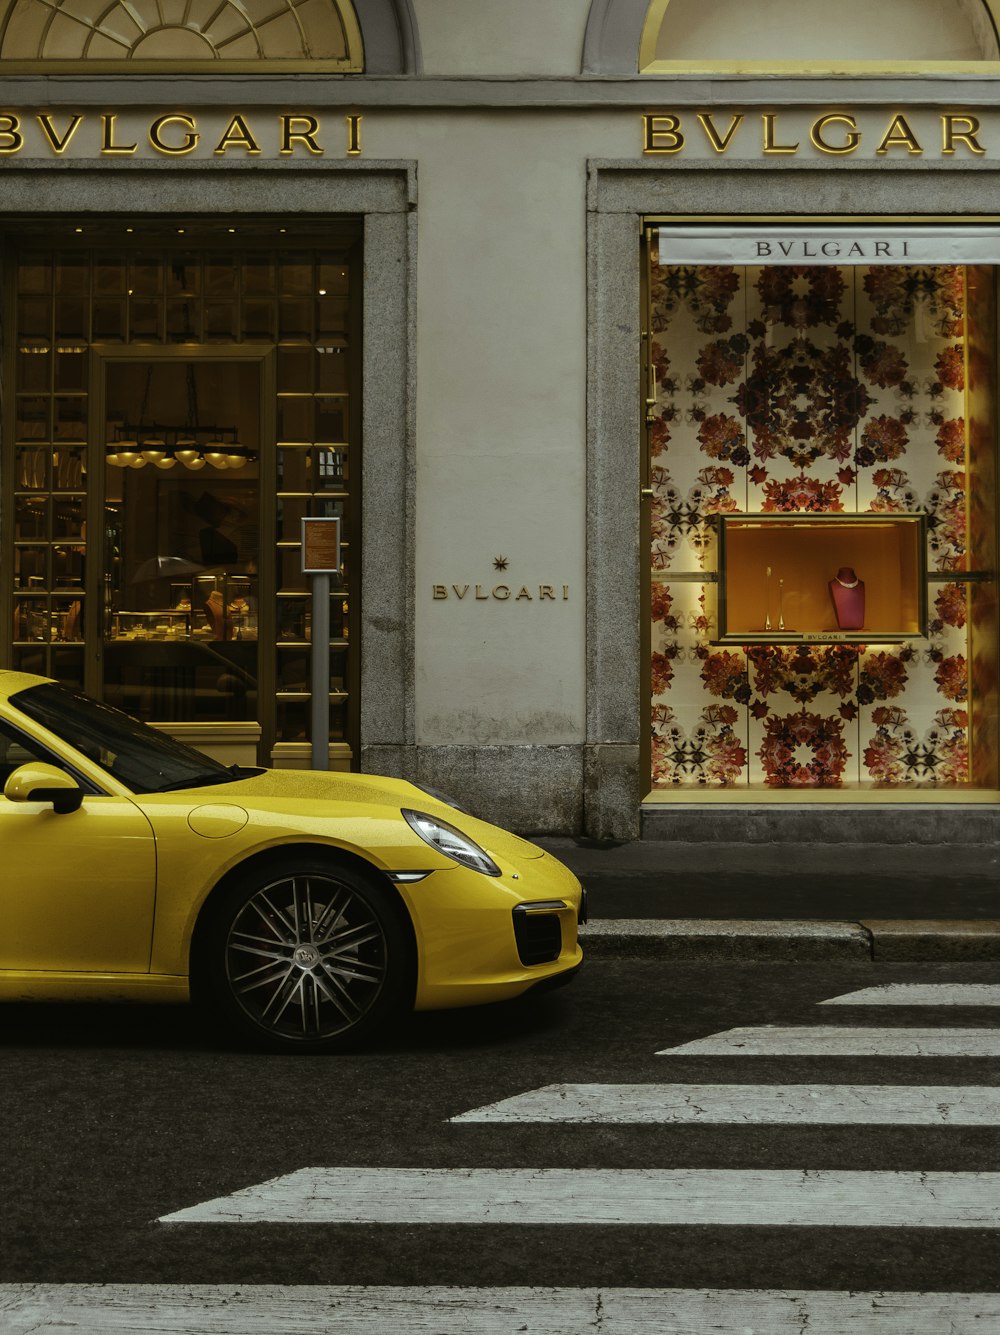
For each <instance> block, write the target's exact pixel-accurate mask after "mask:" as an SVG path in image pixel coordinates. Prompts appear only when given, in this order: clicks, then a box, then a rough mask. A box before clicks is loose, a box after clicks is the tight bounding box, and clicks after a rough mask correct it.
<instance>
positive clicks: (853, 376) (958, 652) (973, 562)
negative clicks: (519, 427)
mask: <svg viewBox="0 0 1000 1335" xmlns="http://www.w3.org/2000/svg"><path fill="white" fill-rule="evenodd" d="M649 253H650V265H649V270H648V273H649V283H648V292H649V303H648V320H649V324H648V331H649V361H648V373H649V380H648V393H647V425H648V450H649V480H650V483H651V487H652V493H653V497H652V507H651V522H650V558H651V600H652V606H651V612H652V615H651V644H650V668H651V673H650V676H651V694H652V733H651V769H652V787H653V789H654V790H656V789H657V788H667V787H673V788H684V787H706V786H729V785H731V786H739V787H743V788H748V789H753V788H760V789H762V790H767V789H771V790H773V789H780V788H798V787H833V788H835V787H839V788H844V789H847V790H850V789H851V788H858V787H884V786H891V787H899V788H900V789H906V788H912V787H915V786H927V785H930V786H935V787H968V786H969V785H974V786H979V787H986V788H992V787H995V786H996V783H997V778H996V746H995V741H994V738H993V731H994V729H993V724H992V722H991V720H992V719H993V717H994V716H995V713H996V709H995V699H994V695H995V691H996V685H995V683H996V657H997V655H996V642H995V628H994V605H995V571H996V555H995V536H994V535H995V526H996V520H995V503H996V498H995V487H994V458H995V426H994V402H993V399H994V388H993V386H994V358H995V346H994V333H993V329H994V311H995V305H994V273H993V269H992V268H991V267H990V266H987V265H968V266H965V265H943V264H942V265H931V264H925V265H921V266H896V265H881V266H854V267H851V266H843V265H836V264H829V265H823V266H804V265H803V266H796V265H790V264H789V265H783V266H738V265H726V264H714V265H692V264H684V265H681V264H670V263H666V262H662V261H661V256H660V254H659V252H658V249H657V239H656V234H655V231H654V232H651V235H650V252H649ZM663 258H664V259H665V258H666V257H663ZM742 515H747V516H759V517H760V518H761V520H763V521H765V522H764V524H763V528H764V529H766V528H767V524H768V522H770V521H779V522H778V523H776V524H774V525H773V528H774V529H775V530H777V529H779V528H780V529H781V535H782V536H781V538H780V540H778V539H772V538H771V537H770V536H769V534H768V533H766V532H765V533H764V534H763V536H762V535H761V533H760V532H758V533H757V534H756V536H754V535H752V534H749V533H748V534H747V535H746V540H747V541H748V542H750V541H752V542H756V543H758V544H761V543H766V542H773V541H779V547H778V548H775V547H774V546H773V545H772V546H770V547H768V546H760V545H758V546H757V547H748V548H747V549H746V559H743V558H737V559H734V560H732V561H731V562H729V563H728V564H727V561H726V557H725V541H720V537H721V529H722V528H724V527H725V526H726V525H731V526H733V532H730V533H729V535H728V541H729V542H730V546H732V542H733V539H734V535H735V530H737V529H739V527H740V525H741V523H742V521H741V520H740V516H742ZM838 517H839V518H841V519H843V520H844V521H847V520H849V519H853V518H855V517H856V518H857V520H858V523H857V524H856V525H855V528H856V530H857V532H858V534H859V535H860V536H858V537H857V538H856V539H855V538H853V537H852V536H851V534H850V532H849V531H848V530H845V531H844V532H843V533H842V534H840V535H839V536H837V537H836V540H832V538H831V535H832V534H833V533H834V529H835V526H834V529H831V528H830V527H829V526H830V523H831V521H833V520H835V519H836V518H838ZM781 521H784V522H785V526H784V528H782V527H781ZM789 521H792V522H791V523H789ZM813 521H817V522H813ZM873 521H874V522H873ZM904 521H908V522H910V523H911V524H912V525H913V526H914V527H913V528H911V529H910V530H907V533H908V534H909V535H910V536H907V537H905V538H897V537H894V536H893V535H892V533H891V532H890V530H891V529H892V527H893V525H895V526H896V527H897V528H898V527H900V526H901V525H902V524H903V523H904ZM824 525H826V527H825V528H824ZM744 526H745V527H747V528H748V529H751V528H755V529H757V530H760V529H761V525H760V524H757V525H752V524H751V525H744ZM883 526H885V529H886V532H885V534H883V536H882V537H879V536H878V533H879V531H880V530H881V529H882V528H883ZM917 528H919V530H920V535H921V536H920V538H919V547H920V550H919V559H917V557H916V556H915V555H914V554H913V551H915V548H913V542H914V541H916V540H915V539H913V537H912V534H913V533H915V532H916V530H917ZM817 530H822V532H823V533H824V534H825V535H826V537H823V538H820V539H816V538H815V537H810V536H809V535H810V533H811V534H813V535H814V534H815V533H816V531H817ZM862 530H863V532H862ZM796 535H798V536H796ZM817 541H819V542H821V543H823V544H825V545H823V546H822V548H821V549H819V548H816V546H815V543H816V542H817ZM796 542H800V543H801V544H803V545H800V546H799V547H796V546H795V544H796ZM810 544H812V545H810ZM873 544H875V545H873ZM878 544H882V545H881V546H879V545H878ZM887 544H888V545H887ZM893 544H895V545H893ZM775 552H777V553H778V554H777V555H775ZM730 554H731V555H732V552H731V553H730ZM813 567H815V569H813ZM807 576H808V578H807ZM889 585H892V587H893V588H894V589H896V590H897V592H896V593H893V594H892V599H893V600H895V601H893V605H892V608H891V609H889V610H887V603H886V598H887V596H888V595H887V587H888V586H889ZM807 586H808V587H807ZM779 619H780V624H779Z"/></svg>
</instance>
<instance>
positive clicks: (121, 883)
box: [0, 722, 156, 973]
mask: <svg viewBox="0 0 1000 1335" xmlns="http://www.w3.org/2000/svg"><path fill="white" fill-rule="evenodd" d="M28 760H42V761H45V762H47V763H48V764H54V765H57V766H58V767H59V768H60V769H66V768H67V766H66V765H65V764H64V763H63V762H62V761H61V760H60V759H59V757H57V756H55V755H53V754H52V753H50V752H49V751H48V750H47V748H45V747H43V746H41V745H39V744H38V743H37V742H35V741H34V740H33V739H31V738H29V737H28V736H27V734H24V733H21V732H20V731H19V730H18V729H16V728H14V727H13V726H12V725H10V724H8V723H4V722H0V969H2V970H16V971H18V972H21V971H25V970H30V971H35V970H45V971H52V972H57V973H78V972H83V973H145V972H148V970H149V952H150V944H151V941H152V933H153V907H154V901H155V893H156V856H155V844H154V840H153V832H152V829H151V827H150V824H149V822H148V820H147V819H146V817H145V816H144V815H143V814H142V812H141V811H140V810H139V809H138V807H136V806H135V805H134V803H132V802H131V801H129V799H128V798H126V797H116V796H110V797H109V796H106V795H104V794H96V793H92V792H91V793H86V792H85V796H84V798H83V803H82V805H81V806H80V808H79V810H78V811H72V812H65V813H62V814H59V813H57V812H55V811H54V810H53V808H52V804H51V803H50V802H12V801H10V800H9V799H8V798H6V797H4V796H3V795H2V790H3V785H4V784H5V783H6V781H7V779H8V777H9V776H10V774H11V773H13V771H14V770H15V769H16V768H17V767H18V765H21V764H24V763H25V762H26V761H28Z"/></svg>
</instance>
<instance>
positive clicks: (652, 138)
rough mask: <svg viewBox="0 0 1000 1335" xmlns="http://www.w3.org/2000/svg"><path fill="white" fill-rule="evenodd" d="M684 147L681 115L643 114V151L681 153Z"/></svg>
mask: <svg viewBox="0 0 1000 1335" xmlns="http://www.w3.org/2000/svg"><path fill="white" fill-rule="evenodd" d="M683 147H684V135H683V134H682V133H681V118H680V116H674V115H670V116H643V118H642V151H643V152H644V153H679V152H680V151H681V149H682V148H683Z"/></svg>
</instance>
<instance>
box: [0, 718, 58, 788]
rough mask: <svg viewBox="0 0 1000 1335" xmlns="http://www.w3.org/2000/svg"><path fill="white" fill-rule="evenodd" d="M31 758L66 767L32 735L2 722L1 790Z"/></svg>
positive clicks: (0, 733)
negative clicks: (34, 739)
mask: <svg viewBox="0 0 1000 1335" xmlns="http://www.w3.org/2000/svg"><path fill="white" fill-rule="evenodd" d="M29 760H43V761H45V762H46V764H49V765H56V766H58V768H59V769H65V768H66V766H65V765H63V764H62V763H61V762H60V761H59V759H58V758H57V757H56V756H54V755H53V754H52V753H51V752H50V751H47V750H46V749H45V747H44V746H39V745H38V743H37V742H35V741H32V739H31V738H30V737H25V735H24V734H23V733H20V732H18V731H17V729H16V728H12V727H10V725H9V724H6V723H0V791H2V789H3V785H4V784H5V783H6V782H7V780H8V779H9V778H10V776H11V775H12V774H13V773H14V771H15V770H16V769H17V768H18V766H19V765H26V764H27V763H28V761H29Z"/></svg>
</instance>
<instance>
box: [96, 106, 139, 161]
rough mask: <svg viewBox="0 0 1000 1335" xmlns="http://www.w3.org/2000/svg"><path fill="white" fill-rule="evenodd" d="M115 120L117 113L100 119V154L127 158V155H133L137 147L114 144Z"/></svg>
mask: <svg viewBox="0 0 1000 1335" xmlns="http://www.w3.org/2000/svg"><path fill="white" fill-rule="evenodd" d="M117 119H118V116H117V113H113V114H109V115H106V116H102V117H101V126H102V131H101V153H102V154H108V155H112V154H122V155H123V156H126V157H127V156H128V154H129V153H134V152H135V150H136V149H137V148H138V147H139V145H138V144H116V143H115V121H117Z"/></svg>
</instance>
